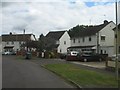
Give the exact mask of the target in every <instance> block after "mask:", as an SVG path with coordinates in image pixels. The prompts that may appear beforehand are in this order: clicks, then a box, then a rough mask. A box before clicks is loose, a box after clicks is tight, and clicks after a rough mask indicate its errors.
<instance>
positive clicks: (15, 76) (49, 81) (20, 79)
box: [2, 56, 74, 88]
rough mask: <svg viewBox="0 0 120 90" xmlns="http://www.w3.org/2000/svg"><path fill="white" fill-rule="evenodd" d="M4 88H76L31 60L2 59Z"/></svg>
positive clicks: (6, 57) (11, 57) (9, 57)
mask: <svg viewBox="0 0 120 90" xmlns="http://www.w3.org/2000/svg"><path fill="white" fill-rule="evenodd" d="M2 68H3V69H2V70H3V71H2V76H3V77H2V87H3V88H74V86H72V85H70V84H68V83H67V82H65V81H64V80H63V79H61V78H60V77H58V76H56V75H55V74H53V73H52V72H50V71H48V70H46V69H44V68H42V67H41V66H40V65H39V64H36V63H33V62H30V61H29V60H18V59H16V58H15V57H13V56H3V58H2Z"/></svg>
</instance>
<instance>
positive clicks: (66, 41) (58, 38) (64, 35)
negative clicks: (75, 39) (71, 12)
mask: <svg viewBox="0 0 120 90" xmlns="http://www.w3.org/2000/svg"><path fill="white" fill-rule="evenodd" d="M46 37H50V38H52V39H54V40H55V44H56V46H57V47H55V48H56V49H57V52H58V53H67V48H68V47H70V43H71V41H70V36H69V34H68V32H67V31H50V32H49V33H48V34H47V35H46Z"/></svg>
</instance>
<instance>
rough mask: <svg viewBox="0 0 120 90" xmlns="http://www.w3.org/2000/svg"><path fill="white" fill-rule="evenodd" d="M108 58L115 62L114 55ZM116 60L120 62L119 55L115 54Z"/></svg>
mask: <svg viewBox="0 0 120 90" xmlns="http://www.w3.org/2000/svg"><path fill="white" fill-rule="evenodd" d="M110 58H111V60H112V61H115V60H116V54H114V55H112V56H111V57H110ZM117 59H118V61H119V62H120V54H117Z"/></svg>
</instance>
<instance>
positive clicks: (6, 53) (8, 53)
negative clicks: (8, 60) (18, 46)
mask: <svg viewBox="0 0 120 90" xmlns="http://www.w3.org/2000/svg"><path fill="white" fill-rule="evenodd" d="M10 54H11V52H9V51H6V52H4V53H3V55H10Z"/></svg>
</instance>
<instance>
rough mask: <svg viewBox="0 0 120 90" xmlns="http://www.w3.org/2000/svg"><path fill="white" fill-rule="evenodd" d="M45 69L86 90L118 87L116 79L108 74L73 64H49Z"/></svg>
mask: <svg viewBox="0 0 120 90" xmlns="http://www.w3.org/2000/svg"><path fill="white" fill-rule="evenodd" d="M44 67H45V68H46V69H48V70H51V71H53V72H54V73H56V74H58V75H59V76H61V77H63V78H65V79H67V80H71V81H73V82H75V83H76V84H77V85H80V86H82V87H85V88H87V87H88V88H99V87H100V88H102V87H103V88H108V87H109V88H110V87H111V88H116V87H117V81H116V79H115V77H114V76H112V75H108V74H106V73H100V72H96V71H92V70H87V69H83V68H79V67H77V66H75V65H72V64H47V65H44Z"/></svg>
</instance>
